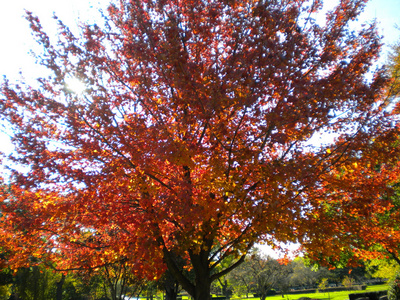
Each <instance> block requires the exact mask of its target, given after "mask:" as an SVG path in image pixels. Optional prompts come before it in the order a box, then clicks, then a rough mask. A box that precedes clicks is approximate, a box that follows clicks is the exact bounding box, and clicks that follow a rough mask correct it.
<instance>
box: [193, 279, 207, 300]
mask: <svg viewBox="0 0 400 300" xmlns="http://www.w3.org/2000/svg"><path fill="white" fill-rule="evenodd" d="M192 297H193V300H211V280H210V278H209V277H205V278H196V287H195V293H194V295H192Z"/></svg>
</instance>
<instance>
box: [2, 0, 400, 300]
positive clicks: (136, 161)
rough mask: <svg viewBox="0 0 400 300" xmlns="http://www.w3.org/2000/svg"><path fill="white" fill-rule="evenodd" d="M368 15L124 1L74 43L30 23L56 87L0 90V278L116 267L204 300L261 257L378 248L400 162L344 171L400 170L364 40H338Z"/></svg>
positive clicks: (355, 6)
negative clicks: (292, 249) (165, 280)
mask: <svg viewBox="0 0 400 300" xmlns="http://www.w3.org/2000/svg"><path fill="white" fill-rule="evenodd" d="M364 2H365V1H363V0H342V1H340V2H339V4H338V5H337V6H336V7H335V8H334V9H333V10H332V11H330V12H329V13H328V14H327V16H326V17H327V18H326V22H325V23H323V24H318V23H317V22H316V21H315V20H314V18H315V15H316V14H317V13H318V12H319V11H320V9H321V7H322V2H321V1H318V0H316V1H312V2H310V1H302V0H296V1H262V0H261V1H241V0H236V1H197V0H192V1H179V0H165V1H140V0H126V1H120V2H119V4H118V5H117V4H111V5H110V7H109V9H108V15H107V16H106V17H105V24H104V25H92V26H91V25H85V26H83V27H82V32H81V34H80V36H79V38H78V37H76V36H74V35H73V33H72V32H70V31H69V30H68V28H66V27H65V26H64V25H63V24H62V22H60V21H59V37H58V40H57V41H54V40H53V39H51V38H49V37H48V36H47V35H46V33H45V32H44V31H43V29H42V27H41V25H40V22H39V20H38V19H37V18H36V17H34V16H33V15H32V14H28V20H29V21H30V25H31V28H32V30H33V32H34V34H35V36H36V38H37V40H38V42H39V43H40V44H41V45H42V46H43V53H41V54H38V60H39V61H40V63H41V64H43V65H45V66H47V67H48V68H49V70H50V71H52V74H51V75H49V76H48V77H43V78H39V79H38V83H39V85H40V87H39V88H37V89H35V88H34V87H29V86H24V85H23V84H20V85H13V84H11V83H9V82H8V81H7V80H5V81H4V82H3V84H2V99H1V102H0V112H1V115H2V118H3V121H4V122H7V123H6V124H7V126H10V128H12V135H13V142H14V144H15V147H16V148H15V153H13V154H12V155H11V156H9V157H8V159H9V160H10V161H11V162H12V163H13V164H10V166H13V165H18V166H20V167H21V166H22V167H24V168H18V167H16V168H15V170H13V171H12V176H11V178H10V185H9V186H7V187H2V193H1V205H2V210H3V211H4V216H3V218H2V223H1V224H2V228H1V230H2V232H1V233H2V234H1V235H0V239H1V240H0V241H1V242H4V244H5V245H8V249H7V251H8V258H7V259H8V263H10V264H12V263H13V264H19V265H24V264H28V263H30V259H31V258H32V257H34V258H35V260H36V261H37V263H40V262H41V261H44V260H46V261H51V260H52V261H54V264H55V265H57V267H58V268H59V269H63V268H64V269H72V268H86V269H88V270H93V269H96V268H98V267H99V266H104V265H106V264H110V263H113V262H116V261H119V260H120V259H121V258H124V259H127V261H128V262H130V266H131V267H132V269H133V270H135V271H136V272H139V273H147V275H148V276H149V277H152V278H153V279H154V277H155V278H156V279H157V278H159V277H160V276H161V274H162V273H163V272H164V271H165V269H166V268H168V269H169V271H170V272H171V273H172V274H173V275H174V277H175V278H176V279H177V280H178V281H179V283H180V284H181V286H182V287H183V288H184V289H185V290H186V291H188V293H189V294H190V295H191V296H192V297H193V298H194V299H195V300H200V299H201V300H207V299H209V298H210V286H211V283H212V281H214V280H216V279H218V278H221V277H222V276H224V275H226V274H227V273H228V272H229V271H231V270H232V269H233V268H235V267H237V266H238V265H239V264H240V263H242V262H243V261H244V259H245V256H246V254H247V252H248V251H249V250H250V249H251V247H252V246H253V245H254V243H255V242H258V241H264V242H267V243H269V244H276V245H279V244H280V243H281V242H283V243H285V242H299V243H301V244H303V245H304V248H305V249H306V250H307V251H308V253H309V254H310V256H313V255H314V256H315V258H318V257H317V256H318V255H321V256H322V257H325V255H326V257H329V258H332V257H334V256H335V255H337V254H338V253H340V252H342V251H343V250H344V249H345V248H346V247H347V246H348V245H350V244H351V243H349V241H354V240H357V239H356V237H360V239H363V240H366V241H367V242H369V243H372V242H373V241H374V239H375V236H372V235H368V234H367V230H366V228H368V230H369V231H368V232H374V233H375V231H374V230H372V229H371V228H374V226H375V225H374V222H373V221H374V220H371V221H369V219H368V217H369V214H370V212H371V211H372V210H374V211H380V210H385V209H386V208H387V207H388V206H390V201H381V198H379V197H376V195H381V194H389V193H390V192H391V190H392V187H391V186H390V184H389V182H391V181H392V180H393V179H394V178H393V176H394V174H396V172H393V169H395V165H394V164H391V165H390V164H386V165H387V166H389V165H390V166H391V167H392V168H391V170H390V171H391V173H390V174H391V177H389V176H387V175H388V171H386V169H382V171H381V172H380V173H379V174H378V175H377V174H375V173H372V172H365V173H360V171H359V170H358V172H350V171H348V172H345V174H343V175H341V173H340V172H341V170H342V169H343V168H344V167H346V168H347V170H350V169H351V170H354V171H357V170H356V169H357V168H355V167H354V166H355V164H356V163H357V159H358V158H359V157H361V158H362V161H363V163H364V164H363V166H364V170H366V168H367V166H368V161H369V163H370V165H372V166H374V165H376V161H378V160H379V162H380V163H381V164H384V163H385V162H387V161H389V162H390V158H391V157H395V156H398V147H397V146H396V145H395V144H393V143H392V144H390V145H389V144H388V141H393V138H392V139H390V137H392V136H395V133H396V130H397V128H396V127H394V126H393V124H394V123H395V122H396V115H389V114H387V113H386V112H385V108H386V106H387V103H386V102H385V101H379V100H381V99H382V97H383V94H384V88H385V84H386V80H385V78H384V76H382V75H383V72H380V71H377V72H375V73H374V74H373V79H372V80H367V75H370V74H371V66H372V65H373V63H374V62H375V60H376V58H377V57H378V54H379V48H380V45H379V38H378V35H377V32H376V28H375V25H374V24H372V25H366V26H365V27H363V28H362V29H361V30H360V31H359V32H351V31H350V30H349V26H348V25H349V23H350V22H351V21H353V20H355V19H356V18H357V15H358V14H359V13H360V12H361V11H362V9H363V7H364V5H365V3H364ZM70 78H77V79H79V80H81V81H82V82H84V83H85V84H86V89H85V91H84V92H82V93H75V92H74V91H73V90H72V89H71V87H70V86H69V85H68V84H67V82H68V79H70ZM394 113H395V112H394ZM392 132H394V133H392ZM328 134H332V135H333V136H334V137H335V140H334V141H325V142H323V143H315V141H316V138H317V137H318V136H322V135H323V136H326V135H328ZM388 138H389V139H388ZM371 141H374V143H372V144H371ZM384 145H389V146H390V147H386V148H385V147H384ZM379 147H380V148H379ZM378 148H379V150H383V151H376V150H377V149H378ZM389 148H390V149H389ZM397 173H400V172H397ZM340 175H341V176H340ZM372 175H373V177H374V178H373V179H372V178H371V176H372ZM350 183H351V184H350ZM365 185H370V186H369V187H368V189H365V188H361V187H363V186H365ZM342 195H343V196H342ZM27 212H29V213H27ZM361 217H362V218H361ZM364 217H365V219H364ZM375 227H376V226H375ZM346 234H349V235H348V236H347V235H346ZM389 246H390V245H389ZM357 249H360V255H361V253H362V252H361V250H362V249H361V247H358V248H357ZM176 257H182V258H184V259H185V260H186V261H187V264H186V266H187V268H189V269H191V270H192V272H193V274H194V278H189V277H188V276H186V275H187V274H186V273H185V272H184V271H183V270H182V268H180V267H179V264H177V262H176ZM227 257H231V258H232V260H231V261H232V264H231V265H230V266H227V267H226V268H225V269H219V270H218V271H216V270H217V268H218V267H219V266H220V265H221V262H223V261H224V260H226V258H227ZM329 262H332V260H331V261H329ZM329 262H328V263H329ZM164 263H165V264H164Z"/></svg>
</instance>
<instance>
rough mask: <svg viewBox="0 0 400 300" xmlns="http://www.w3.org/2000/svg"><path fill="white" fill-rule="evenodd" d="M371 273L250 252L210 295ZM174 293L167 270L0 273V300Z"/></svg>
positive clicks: (323, 285)
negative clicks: (152, 274)
mask: <svg viewBox="0 0 400 300" xmlns="http://www.w3.org/2000/svg"><path fill="white" fill-rule="evenodd" d="M188 272H189V273H190V270H188ZM372 273H373V272H372V269H371V268H367V267H365V266H360V267H357V268H353V269H350V268H336V269H332V270H329V269H327V268H325V267H316V266H312V265H310V264H308V263H307V262H306V261H305V260H304V259H303V258H296V259H295V260H293V261H291V262H289V263H287V264H283V263H280V262H279V261H278V260H276V259H273V258H271V257H269V256H263V255H261V254H259V253H258V252H255V254H253V255H252V256H250V257H249V258H248V259H247V260H246V261H245V262H244V263H242V264H241V265H240V266H239V267H238V268H236V269H235V270H233V271H232V272H231V273H229V274H228V275H227V276H225V277H223V278H221V279H220V280H218V281H215V282H214V283H213V286H212V293H213V294H215V295H223V296H225V297H226V298H228V299H229V298H230V297H231V296H232V295H237V296H242V297H249V296H250V295H252V296H253V295H256V296H257V297H260V299H265V298H266V297H267V296H268V295H274V294H277V293H281V294H289V293H295V292H296V291H300V290H301V291H304V290H307V289H308V290H309V289H313V290H314V291H315V290H321V291H323V290H326V289H328V288H332V287H338V286H343V287H344V288H347V289H352V288H354V286H356V285H361V284H371V283H373V282H381V281H380V280H378V279H373V278H372ZM180 292H181V289H180V287H179V285H178V284H177V282H176V281H175V280H173V279H172V276H170V275H169V274H168V272H167V273H165V274H164V276H163V277H162V278H158V279H154V278H153V279H144V278H139V277H138V276H136V275H135V274H134V272H133V270H132V269H130V268H129V266H128V265H126V264H125V263H124V262H121V263H119V264H114V265H108V266H104V267H102V268H98V269H96V270H91V271H90V272H88V271H85V272H83V271H74V272H64V273H60V272H55V271H53V270H51V269H49V268H44V267H39V266H35V267H31V268H21V269H18V270H9V269H8V270H3V271H2V272H1V273H0V300H8V299H13V300H17V299H21V300H123V299H131V298H132V299H136V297H144V298H146V299H155V296H156V295H159V296H161V295H163V298H162V299H167V300H175V299H177V296H178V295H179V293H180Z"/></svg>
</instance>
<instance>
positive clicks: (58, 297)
mask: <svg viewBox="0 0 400 300" xmlns="http://www.w3.org/2000/svg"><path fill="white" fill-rule="evenodd" d="M64 282H65V275H64V274H62V275H61V279H60V281H59V282H56V285H57V291H56V300H62V294H63V285H64Z"/></svg>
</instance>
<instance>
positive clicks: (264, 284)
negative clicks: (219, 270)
mask: <svg viewBox="0 0 400 300" xmlns="http://www.w3.org/2000/svg"><path fill="white" fill-rule="evenodd" d="M370 265H371V264H370V263H368V264H366V265H360V266H359V267H356V268H348V267H343V268H335V269H328V268H325V267H321V266H316V265H311V264H310V263H307V262H306V261H305V260H304V259H303V258H296V259H295V260H293V261H291V262H289V263H287V264H283V263H280V262H279V261H278V260H276V259H273V258H271V257H269V256H262V255H260V254H258V253H257V254H255V255H253V256H251V257H250V258H249V259H247V260H246V261H245V262H244V263H243V264H241V265H240V266H239V267H238V268H236V269H235V270H233V271H232V272H231V273H230V274H228V275H227V276H226V278H224V280H223V281H222V280H220V281H219V282H216V283H214V286H213V292H214V293H215V294H218V293H219V294H224V295H225V296H226V297H227V298H229V297H230V296H231V295H233V294H235V295H239V296H243V297H248V296H249V295H250V294H252V295H254V294H256V295H257V296H258V297H260V299H265V298H266V297H267V296H268V295H275V294H278V293H279V294H282V295H285V294H292V293H300V292H305V291H308V292H315V291H316V290H320V291H327V290H329V289H331V290H333V289H336V290H337V289H338V288H339V289H349V290H350V289H363V288H365V285H366V284H368V285H369V284H375V283H376V284H378V283H383V282H385V281H386V280H387V278H374V275H375V273H376V268H372V267H371V266H370Z"/></svg>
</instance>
